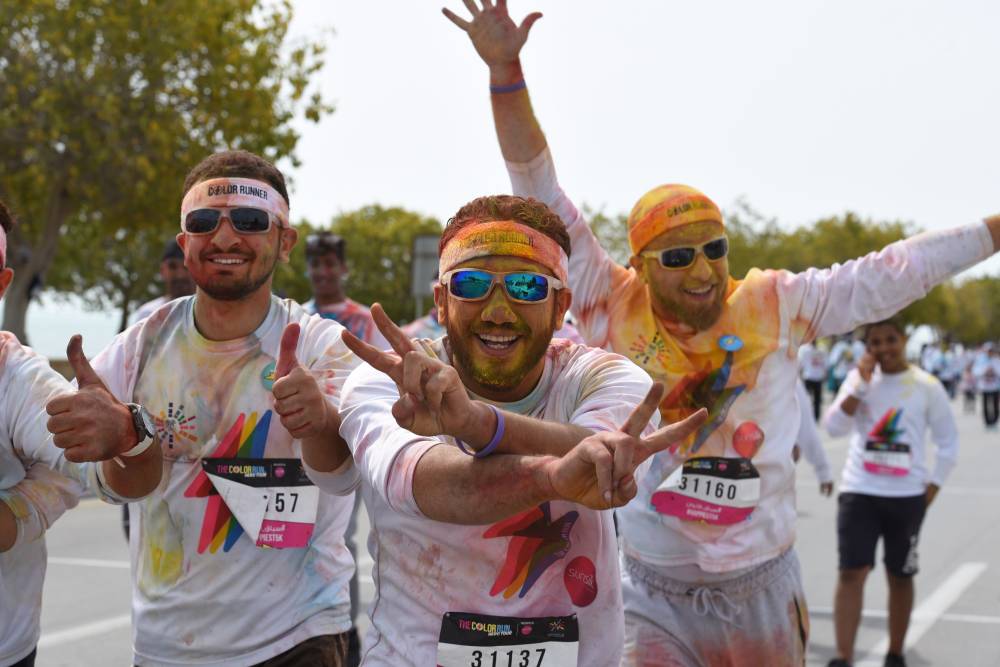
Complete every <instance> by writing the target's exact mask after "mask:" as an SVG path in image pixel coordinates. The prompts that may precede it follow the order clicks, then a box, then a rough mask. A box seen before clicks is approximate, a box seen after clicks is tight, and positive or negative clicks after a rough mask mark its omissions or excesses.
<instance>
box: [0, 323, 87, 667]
mask: <svg viewBox="0 0 1000 667" xmlns="http://www.w3.org/2000/svg"><path fill="white" fill-rule="evenodd" d="M72 391H73V387H72V385H70V384H69V383H68V382H67V381H66V380H65V379H64V378H63V377H62V376H61V375H59V374H58V373H56V372H55V371H54V370H52V368H51V367H50V366H49V364H48V363H47V362H46V361H45V359H44V358H42V357H41V356H39V355H37V354H35V353H34V352H33V351H31V350H30V349H28V348H26V347H23V346H22V345H21V344H20V343H19V342H18V341H17V338H15V337H14V335H13V334H11V333H8V332H6V331H0V502H2V503H5V504H6V505H7V506H8V507H9V508H10V509H11V510H12V512H13V513H14V517H15V518H16V519H17V541H16V542H15V543H14V546H13V548H11V549H10V550H9V551H6V552H4V553H0V665H10V664H14V663H16V662H17V661H19V660H21V659H22V658H24V657H25V656H27V655H28V654H29V653H31V651H32V650H33V649H34V648H35V644H37V643H38V635H39V616H40V614H41V605H42V581H43V580H44V578H45V563H46V559H47V555H46V550H45V537H44V533H45V531H46V529H48V527H49V526H51V525H52V523H53V522H54V521H55V520H56V519H58V518H59V517H60V516H61V515H62V513H63V512H65V511H66V510H67V509H70V508H72V507H74V506H75V505H76V503H77V500H78V498H79V497H80V495H81V494H82V493H83V490H84V487H85V484H86V477H87V474H88V472H89V471H90V469H91V466H89V465H85V464H75V463H70V462H68V461H66V459H65V457H63V455H62V454H63V450H61V449H59V448H58V447H56V446H55V445H53V444H52V441H51V436H50V435H49V431H48V429H47V428H46V423H47V421H48V418H49V416H48V414H46V412H45V405H46V404H47V403H48V402H49V401H50V400H52V399H53V398H56V397H57V396H60V395H62V394H68V393H71V392H72Z"/></svg>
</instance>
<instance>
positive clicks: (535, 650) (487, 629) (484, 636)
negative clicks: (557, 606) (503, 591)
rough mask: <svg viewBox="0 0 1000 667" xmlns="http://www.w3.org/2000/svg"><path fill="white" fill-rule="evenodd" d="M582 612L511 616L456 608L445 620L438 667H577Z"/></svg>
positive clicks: (442, 622) (442, 625)
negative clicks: (463, 610)
mask: <svg viewBox="0 0 1000 667" xmlns="http://www.w3.org/2000/svg"><path fill="white" fill-rule="evenodd" d="M579 647H580V630H579V627H578V625H577V619H576V615H575V614H574V615H573V616H544V617H539V618H510V617H506V616H486V615H484V614H469V613H464V612H454V611H450V612H448V613H446V614H445V615H444V617H443V618H442V619H441V635H440V638H439V641H438V651H437V664H438V667H576V664H577V654H578V652H579Z"/></svg>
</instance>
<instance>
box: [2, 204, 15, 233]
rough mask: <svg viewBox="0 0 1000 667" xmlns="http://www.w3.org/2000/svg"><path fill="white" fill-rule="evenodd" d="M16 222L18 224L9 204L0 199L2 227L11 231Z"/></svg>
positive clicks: (5, 230) (6, 230)
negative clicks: (8, 206)
mask: <svg viewBox="0 0 1000 667" xmlns="http://www.w3.org/2000/svg"><path fill="white" fill-rule="evenodd" d="M15 224H17V219H16V218H15V217H14V214H13V213H11V212H10V209H9V208H7V204H5V203H3V200H2V199H0V227H2V228H3V230H4V232H7V233H10V230H12V229H14V225H15Z"/></svg>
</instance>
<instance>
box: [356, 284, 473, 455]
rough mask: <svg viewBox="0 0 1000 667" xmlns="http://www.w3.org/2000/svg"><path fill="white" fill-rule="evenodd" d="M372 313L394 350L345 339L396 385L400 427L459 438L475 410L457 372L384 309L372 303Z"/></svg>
mask: <svg viewBox="0 0 1000 667" xmlns="http://www.w3.org/2000/svg"><path fill="white" fill-rule="evenodd" d="M371 312H372V318H373V319H374V320H375V326H377V327H378V329H379V331H381V332H382V335H383V336H384V337H385V339H386V340H387V341H389V345H391V346H392V350H393V351H392V352H383V351H381V350H379V349H377V348H375V347H373V346H371V345H369V344H368V343H365V342H364V341H362V340H360V339H359V338H357V337H356V336H354V335H352V334H351V333H350V332H348V331H344V332H343V334H342V335H343V339H344V343H345V344H346V345H347V347H348V348H350V349H351V351H353V352H354V353H355V354H356V355H358V357H360V358H361V359H362V360H363V361H366V362H367V363H368V364H369V365H371V366H372V367H373V368H375V369H376V370H379V371H382V372H383V373H385V374H386V375H388V376H389V377H390V378H392V381H393V382H395V383H396V387H397V388H398V389H399V400H398V401H396V403H395V404H394V405H393V406H392V416H393V417H394V418H395V419H396V423H397V424H399V425H400V426H402V427H403V428H405V429H406V430H408V431H410V432H412V433H416V434H417V435H427V436H433V435H442V434H443V435H451V436H455V437H461V435H462V434H464V433H465V432H467V430H468V429H467V426H468V420H469V419H470V417H471V416H472V415H475V414H476V410H475V409H474V408H473V405H472V403H473V402H472V399H470V398H469V394H468V393H467V392H466V390H465V385H464V384H462V379H461V378H460V377H459V376H458V371H456V370H455V369H454V367H452V366H450V365H448V364H446V363H444V362H442V361H441V360H439V359H434V358H432V357H430V356H428V355H426V354H424V353H423V352H421V351H420V349H419V348H418V347H417V345H416V343H414V342H413V341H412V340H410V339H409V338H408V337H407V335H406V334H405V333H403V330H402V329H400V328H399V327H398V326H396V324H395V322H393V321H392V320H391V319H390V318H389V316H388V315H386V313H385V311H384V310H383V309H382V306H381V305H379V304H377V303H376V304H373V305H372V309H371Z"/></svg>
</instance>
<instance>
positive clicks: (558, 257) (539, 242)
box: [438, 220, 569, 283]
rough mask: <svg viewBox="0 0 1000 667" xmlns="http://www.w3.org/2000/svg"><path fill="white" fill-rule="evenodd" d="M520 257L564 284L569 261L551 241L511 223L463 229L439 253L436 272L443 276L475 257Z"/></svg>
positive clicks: (506, 221)
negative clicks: (537, 265) (536, 265)
mask: <svg viewBox="0 0 1000 667" xmlns="http://www.w3.org/2000/svg"><path fill="white" fill-rule="evenodd" d="M492 256H501V257H523V258H524V259H530V260H531V261H533V262H538V263H539V264H541V265H542V266H544V267H545V268H547V269H548V270H549V271H551V272H552V275H553V276H555V277H556V278H558V279H559V280H561V281H563V283H566V282H568V278H567V276H568V274H569V271H568V267H569V258H568V257H566V252H565V251H564V250H563V249H562V247H560V245H559V244H558V243H556V242H555V241H554V240H553V239H551V238H549V237H548V236H546V235H545V234H542V233H541V232H540V231H538V230H537V229H532V228H531V227H528V226H527V225H522V224H521V223H519V222H515V221H513V220H501V221H496V222H486V223H483V224H472V225H469V226H467V227H463V228H462V229H460V230H459V231H458V233H457V234H455V236H453V237H452V238H451V239H450V240H449V241H448V245H446V246H445V247H444V248H443V249H442V250H441V259H440V261H439V262H438V272H439V273H440V275H444V274H445V273H446V272H447V271H450V270H451V269H452V268H454V267H455V266H458V265H459V264H461V263H462V262H466V261H468V260H470V259H475V258H477V257H492Z"/></svg>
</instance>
